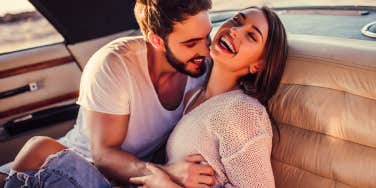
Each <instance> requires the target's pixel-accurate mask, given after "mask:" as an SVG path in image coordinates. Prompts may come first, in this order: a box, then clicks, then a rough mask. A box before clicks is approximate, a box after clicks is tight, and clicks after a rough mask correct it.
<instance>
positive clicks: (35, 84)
mask: <svg viewBox="0 0 376 188" xmlns="http://www.w3.org/2000/svg"><path fill="white" fill-rule="evenodd" d="M40 87H41V82H39V81H38V82H31V83H29V84H27V85H24V86H21V87H18V88H14V89H11V90H8V91H3V92H0V99H3V98H7V97H11V96H14V95H18V94H21V93H26V92H32V91H36V90H38V89H39V88H40Z"/></svg>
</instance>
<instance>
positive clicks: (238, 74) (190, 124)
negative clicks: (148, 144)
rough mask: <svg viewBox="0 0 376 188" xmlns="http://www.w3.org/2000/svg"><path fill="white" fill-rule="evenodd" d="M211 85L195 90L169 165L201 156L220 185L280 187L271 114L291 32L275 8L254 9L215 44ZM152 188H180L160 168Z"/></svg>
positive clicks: (172, 141) (172, 142)
mask: <svg viewBox="0 0 376 188" xmlns="http://www.w3.org/2000/svg"><path fill="white" fill-rule="evenodd" d="M210 55H211V57H212V59H213V62H214V63H213V67H212V71H211V75H210V77H209V80H208V82H207V85H206V87H204V88H199V89H197V90H194V91H192V92H191V95H190V98H189V99H188V100H187V104H186V110H185V115H184V116H183V117H182V119H181V120H180V121H179V123H178V125H177V126H176V127H175V129H174V131H173V132H172V134H171V135H170V138H169V140H168V143H167V155H168V160H169V163H173V162H176V161H178V160H181V159H183V158H184V156H187V155H190V154H195V153H199V154H201V155H202V156H203V157H204V158H205V159H206V161H207V162H208V164H209V165H210V166H211V167H213V168H214V170H215V172H216V180H217V181H216V182H215V185H216V187H274V177H273V172H272V168H271V163H270V154H271V147H272V127H271V124H270V121H269V117H268V113H267V110H266V109H265V108H267V104H268V100H269V99H270V98H271V97H272V95H273V94H274V93H275V91H276V89H277V87H278V85H279V82H280V80H281V76H282V73H283V70H284V67H285V62H286V58H287V42H286V34H285V30H284V28H283V25H282V23H281V22H280V20H279V19H278V16H277V15H276V14H275V13H274V12H272V11H271V10H270V9H268V8H266V7H263V8H260V9H258V8H254V7H253V8H249V9H246V10H243V11H240V12H239V13H238V14H237V15H236V16H234V17H233V18H232V19H230V20H228V21H227V22H225V23H224V24H223V25H222V26H221V28H220V29H219V30H218V32H217V34H216V36H215V37H214V40H213V43H212V44H211V49H210ZM148 168H149V169H150V171H152V172H153V174H152V175H150V176H144V177H135V178H131V182H133V183H137V184H143V185H144V186H145V187H180V186H179V185H177V184H175V183H174V182H173V181H172V180H170V178H169V176H168V175H167V174H165V173H164V172H163V171H162V170H159V169H158V168H156V167H155V166H153V165H148Z"/></svg>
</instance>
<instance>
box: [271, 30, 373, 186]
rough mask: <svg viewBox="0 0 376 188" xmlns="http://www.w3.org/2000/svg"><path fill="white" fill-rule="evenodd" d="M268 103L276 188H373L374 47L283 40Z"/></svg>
mask: <svg viewBox="0 0 376 188" xmlns="http://www.w3.org/2000/svg"><path fill="white" fill-rule="evenodd" d="M289 46H290V48H289V58H288V62H287V66H286V70H285V72H284V75H283V78H282V84H281V86H280V88H279V90H278V92H277V94H276V95H275V96H274V97H273V98H272V100H271V101H270V104H269V107H270V110H271V113H272V116H273V117H274V119H275V120H276V122H277V123H278V126H279V128H280V133H281V137H280V140H278V136H277V133H276V132H275V134H274V140H273V142H274V143H273V144H274V145H273V153H272V164H273V169H274V174H275V179H276V186H277V187H286V188H287V187H288V188H293V187H376V43H375V42H370V41H361V40H353V39H337V38H329V37H314V36H303V35H289Z"/></svg>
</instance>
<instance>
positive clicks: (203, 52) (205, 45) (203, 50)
mask: <svg viewBox="0 0 376 188" xmlns="http://www.w3.org/2000/svg"><path fill="white" fill-rule="evenodd" d="M210 44H211V39H210V37H208V38H206V39H205V40H203V41H202V42H201V44H200V49H199V51H200V52H199V54H200V56H205V57H209V55H210V53H209V46H210Z"/></svg>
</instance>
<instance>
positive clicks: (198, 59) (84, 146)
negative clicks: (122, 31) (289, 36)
mask: <svg viewBox="0 0 376 188" xmlns="http://www.w3.org/2000/svg"><path fill="white" fill-rule="evenodd" d="M210 8H211V2H210V0H185V1H181V0H137V2H136V6H135V16H136V19H137V22H138V23H139V25H140V29H141V31H142V33H143V38H134V37H132V38H129V37H128V38H122V39H118V40H116V41H114V42H112V43H110V44H108V45H106V46H105V47H103V48H102V49H100V50H99V51H98V52H96V53H95V54H94V55H93V57H92V58H91V59H90V60H89V63H88V64H87V65H86V67H85V69H84V71H83V74H82V78H81V86H80V96H79V99H78V102H77V103H78V104H80V105H81V109H80V113H79V116H78V119H77V124H76V126H75V127H74V129H73V130H71V131H70V132H69V133H68V134H67V135H66V136H65V137H64V138H62V139H61V140H60V142H61V143H62V144H63V145H61V144H58V143H55V142H54V141H53V140H51V139H49V138H45V137H37V138H34V139H32V140H30V141H29V142H28V143H26V144H25V146H24V148H23V149H22V150H21V151H20V153H19V154H18V155H17V157H16V160H15V163H14V166H13V170H16V171H27V170H35V169H38V168H40V167H41V166H42V164H43V163H44V161H45V159H46V158H47V156H49V155H50V154H51V153H56V152H58V151H60V150H62V149H65V148H66V147H68V148H71V149H72V150H74V151H75V152H76V153H78V154H79V156H82V157H84V158H88V159H89V161H92V162H94V164H95V166H96V167H97V168H98V169H99V170H100V172H101V173H102V174H104V175H105V176H106V177H108V178H110V179H112V180H116V181H119V182H127V181H128V179H129V178H130V177H137V176H144V175H147V174H148V173H149V170H148V169H147V168H146V162H145V161H147V160H149V159H150V158H151V157H152V153H153V152H154V151H155V150H157V149H158V148H159V147H160V146H161V145H162V144H163V141H164V140H165V139H166V138H167V137H168V134H169V132H170V131H171V129H172V128H173V127H174V125H175V124H176V123H177V121H178V119H179V118H180V117H181V114H182V110H183V109H182V107H183V105H182V100H183V98H184V95H185V93H186V92H187V91H189V90H190V89H192V88H194V87H196V86H197V85H198V84H200V83H202V82H201V81H202V78H201V79H199V78H198V77H200V76H201V75H203V74H204V73H205V72H206V66H207V65H206V63H205V58H206V57H207V56H209V49H208V45H209V43H210V38H209V33H210V31H211V25H210V20H209V17H208V9H210ZM197 26H200V27H197ZM187 75H189V76H191V77H197V78H191V77H188V76H187ZM40 148H43V150H41V149H40ZM70 159H71V162H72V163H73V162H77V161H76V157H72V158H70ZM77 160H80V159H79V158H77ZM52 161H53V160H52ZM67 161H69V160H68V159H67ZM60 162H61V163H63V162H64V159H63V158H61V159H60ZM200 162H203V159H202V157H200V156H196V155H193V156H188V157H187V160H186V161H181V162H179V163H176V164H171V165H167V166H161V168H162V169H163V170H165V171H166V172H167V173H168V174H169V175H170V177H171V178H172V179H173V180H174V181H176V182H177V183H179V184H180V185H183V186H188V187H200V186H202V185H211V184H213V183H214V182H213V180H214V178H213V175H214V174H213V173H214V171H213V170H212V169H211V168H210V167H209V166H208V165H204V164H199V163H200ZM80 163H81V162H80ZM68 166H69V165H68ZM63 167H64V166H63ZM86 167H87V166H86ZM83 169H85V168H83ZM76 170H77V169H76ZM67 173H69V172H67ZM81 173H89V170H87V171H86V172H81ZM14 175H16V174H14ZM32 176H35V174H32ZM10 177H11V176H10ZM91 177H92V176H91ZM38 178H39V180H38V181H44V180H43V177H38ZM38 178H37V179H38ZM41 179H42V180H41ZM45 181H48V180H45ZM78 181H83V179H78ZM88 181H91V180H88ZM39 183H41V182H39ZM80 183H81V182H80ZM85 183H87V182H85Z"/></svg>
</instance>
